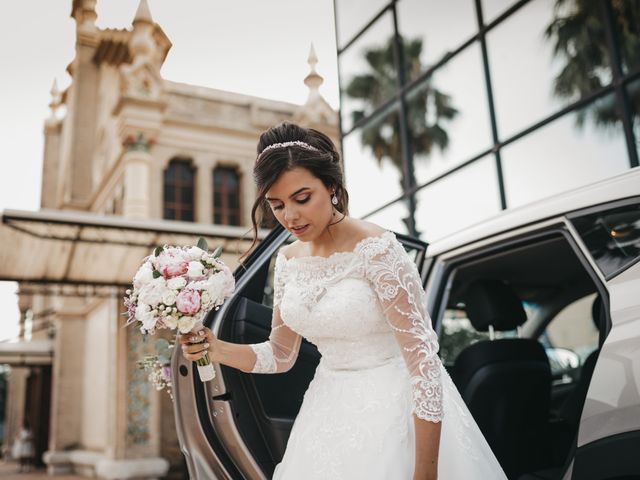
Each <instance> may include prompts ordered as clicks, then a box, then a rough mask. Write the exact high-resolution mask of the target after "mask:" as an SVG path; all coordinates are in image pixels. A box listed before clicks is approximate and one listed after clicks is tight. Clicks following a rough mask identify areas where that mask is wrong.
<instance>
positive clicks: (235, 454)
mask: <svg viewBox="0 0 640 480" xmlns="http://www.w3.org/2000/svg"><path fill="white" fill-rule="evenodd" d="M396 237H397V238H398V240H400V241H401V242H402V244H403V245H404V246H405V248H406V249H407V251H408V253H409V254H410V255H411V256H412V258H414V260H415V261H416V264H417V266H418V270H419V271H421V272H422V269H423V268H424V267H425V265H424V264H425V253H426V248H427V244H426V243H424V242H422V241H419V240H415V239H413V238H411V237H408V236H406V235H401V234H396ZM289 239H290V233H289V232H288V231H286V230H284V228H282V227H281V226H280V225H278V226H277V227H276V228H274V230H273V231H272V232H271V233H270V234H269V235H268V236H267V237H266V238H265V239H264V240H263V241H262V242H261V243H260V245H259V246H258V248H257V249H256V250H255V251H254V252H253V253H252V254H251V255H250V256H249V257H248V258H247V261H246V265H247V266H246V269H244V268H242V267H239V268H238V269H237V270H236V271H235V272H234V275H235V279H236V290H235V293H234V295H233V296H232V297H231V298H230V299H228V300H227V302H226V303H225V304H224V305H223V306H222V308H221V309H220V310H218V311H217V312H216V311H213V312H211V313H210V314H209V315H208V316H207V318H206V320H205V326H207V327H209V328H211V329H212V330H213V331H214V333H215V334H216V335H217V336H218V338H220V339H221V340H225V341H228V342H234V343H242V344H249V343H259V342H263V341H265V340H267V339H268V337H269V333H270V331H271V316H272V302H273V271H274V265H275V257H276V254H277V252H278V250H279V249H280V247H282V246H284V244H286V243H287V241H288V240H289ZM423 278H424V276H423ZM319 360H320V354H319V353H318V350H317V349H316V347H315V346H314V345H313V344H311V343H309V342H307V341H304V340H303V342H302V345H301V347H300V352H299V354H298V359H297V361H296V364H295V365H294V367H293V368H292V369H291V370H289V371H288V372H286V373H281V374H272V375H264V374H262V375H258V374H256V375H254V374H247V373H244V372H241V371H239V370H236V369H234V368H230V367H226V366H223V365H218V364H216V365H214V368H215V369H216V378H215V379H214V380H212V381H211V382H207V383H202V382H201V381H200V380H199V378H198V374H197V370H196V367H195V364H194V363H192V362H188V361H186V360H185V359H184V357H183V356H182V354H181V352H180V351H179V350H178V349H176V351H175V352H174V354H173V358H172V362H171V365H172V375H173V378H172V381H173V395H174V412H175V419H176V428H177V432H178V439H179V442H180V447H181V450H182V452H183V454H184V456H185V458H186V462H187V466H188V469H189V477H190V478H191V479H193V480H211V479H233V480H238V479H250V480H258V479H266V478H271V475H272V474H273V471H274V469H275V466H276V464H278V463H279V462H280V460H281V459H282V456H283V454H284V451H285V447H286V444H287V440H288V438H289V433H290V431H291V427H292V425H293V422H294V420H295V418H296V415H297V414H298V411H299V410H300V406H301V404H302V398H303V396H304V392H305V391H306V389H307V387H308V385H309V382H310V381H311V379H312V378H313V375H314V372H315V369H316V366H317V365H318V362H319Z"/></svg>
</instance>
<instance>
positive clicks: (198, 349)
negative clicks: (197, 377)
mask: <svg viewBox="0 0 640 480" xmlns="http://www.w3.org/2000/svg"><path fill="white" fill-rule="evenodd" d="M208 349H209V342H205V343H196V344H189V343H185V344H182V356H183V357H184V358H186V359H187V360H191V361H192V362H193V361H196V360H198V359H200V358H202V357H203V356H204V353H205V352H207V350H208Z"/></svg>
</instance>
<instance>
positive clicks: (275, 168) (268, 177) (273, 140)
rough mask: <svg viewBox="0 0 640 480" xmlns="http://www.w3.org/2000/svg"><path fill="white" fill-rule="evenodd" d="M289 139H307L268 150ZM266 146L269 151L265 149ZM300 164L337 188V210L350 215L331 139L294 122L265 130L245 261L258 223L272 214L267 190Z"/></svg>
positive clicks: (255, 174) (255, 175)
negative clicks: (285, 173) (251, 230)
mask: <svg viewBox="0 0 640 480" xmlns="http://www.w3.org/2000/svg"><path fill="white" fill-rule="evenodd" d="M285 142H303V145H300V144H295V143H293V144H289V145H287V146H286V147H285V146H283V147H278V148H269V149H267V147H269V146H270V145H274V144H277V143H285ZM304 144H306V145H304ZM307 146H309V147H311V148H308V147H307ZM265 149H267V150H266V151H264V152H263V150H265ZM296 167H302V168H306V169H307V170H309V171H310V172H311V173H312V174H313V175H314V176H315V177H317V178H318V179H319V180H320V181H321V182H322V183H323V184H324V185H325V186H326V187H327V189H329V190H333V189H335V192H336V197H337V198H338V203H337V205H335V208H336V210H338V211H339V212H341V213H343V214H345V215H348V214H349V194H348V193H347V190H346V188H345V186H344V177H343V174H342V165H341V164H340V155H339V154H338V151H337V150H336V147H335V145H334V144H333V142H332V141H331V139H330V138H329V137H328V136H327V135H325V134H324V133H322V132H319V131H318V130H315V129H313V128H304V127H301V126H299V125H296V124H294V123H290V122H283V123H281V124H279V125H275V126H273V127H271V128H269V129H268V130H266V131H265V132H263V133H262V135H260V140H258V148H257V161H256V163H255V164H254V167H253V180H254V182H255V183H256V187H257V197H256V200H255V202H254V203H253V208H252V209H251V223H252V225H253V243H252V244H251V246H250V247H249V250H248V251H247V252H246V253H245V254H244V255H243V256H242V257H241V263H242V258H244V257H246V256H247V255H248V254H249V252H251V250H252V249H253V247H254V246H255V245H256V242H257V240H258V223H259V222H261V221H262V219H264V218H265V216H266V215H268V214H269V213H270V207H269V203H268V202H267V201H266V200H265V198H264V197H265V195H266V193H267V191H268V190H269V189H270V188H271V185H273V184H274V183H275V182H276V180H277V179H278V177H279V176H280V174H281V173H282V172H284V171H288V170H292V169H294V168H296ZM342 218H344V216H343V217H342ZM342 218H341V219H342ZM338 221H340V220H338ZM336 223H337V222H336Z"/></svg>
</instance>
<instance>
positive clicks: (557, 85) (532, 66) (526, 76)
mask: <svg viewBox="0 0 640 480" xmlns="http://www.w3.org/2000/svg"><path fill="white" fill-rule="evenodd" d="M597 3H598V2H580V5H589V7H588V8H585V12H584V14H585V15H584V16H580V15H576V16H574V17H575V18H574V17H572V18H574V20H573V21H570V20H568V19H567V16H568V15H569V12H568V11H567V9H568V8H571V9H573V7H574V3H573V2H571V3H570V4H569V2H567V4H566V5H565V7H563V8H561V9H556V8H554V6H555V4H556V2H555V0H532V1H531V2H529V3H528V4H526V5H525V6H523V7H522V8H521V9H519V10H518V11H517V12H516V13H514V14H513V15H512V16H510V17H509V18H508V19H506V20H505V21H504V22H503V23H501V24H500V25H498V26H496V27H495V28H494V29H492V30H491V31H489V33H488V34H487V45H488V51H489V65H490V68H491V80H492V84H493V93H494V99H495V106H496V115H497V122H498V132H499V135H500V137H501V138H502V139H504V138H507V137H509V136H511V135H513V134H514V133H516V132H519V131H521V130H523V129H524V128H526V127H528V126H530V125H531V124H532V123H535V122H536V121H539V120H541V119H542V118H544V117H546V116H548V115H550V114H552V113H554V112H556V111H558V110H559V109H560V108H561V107H563V106H565V105H568V104H570V103H573V102H574V101H576V100H578V99H580V98H581V97H584V96H585V95H586V94H588V93H590V92H592V91H593V90H595V89H597V88H599V87H600V86H604V85H607V84H609V83H610V82H611V73H610V68H609V57H608V53H607V52H608V50H607V46H606V39H605V35H604V29H603V26H602V19H601V18H600V17H598V16H596V15H595V13H594V12H592V11H591V10H589V9H591V8H596V7H597ZM575 8H578V7H577V6H576V7H575ZM572 11H573V10H572ZM545 31H548V32H549V33H548V34H546V33H545ZM554 49H559V50H558V53H556V54H554Z"/></svg>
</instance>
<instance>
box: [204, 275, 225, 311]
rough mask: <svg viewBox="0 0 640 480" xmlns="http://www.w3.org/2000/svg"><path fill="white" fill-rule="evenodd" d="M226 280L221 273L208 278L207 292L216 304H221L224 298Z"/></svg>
mask: <svg viewBox="0 0 640 480" xmlns="http://www.w3.org/2000/svg"><path fill="white" fill-rule="evenodd" d="M224 289H225V280H224V276H223V275H221V274H220V273H216V274H215V275H212V276H210V277H209V279H208V280H207V289H206V290H207V293H209V295H210V296H211V300H212V301H213V303H214V304H215V305H219V304H221V303H222V301H223V300H224Z"/></svg>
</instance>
